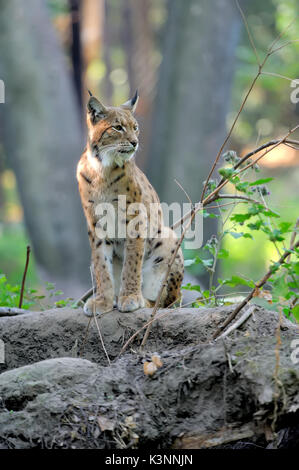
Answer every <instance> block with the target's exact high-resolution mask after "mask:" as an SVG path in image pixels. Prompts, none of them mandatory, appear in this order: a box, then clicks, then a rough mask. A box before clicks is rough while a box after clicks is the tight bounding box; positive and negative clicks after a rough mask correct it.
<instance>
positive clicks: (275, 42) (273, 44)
mask: <svg viewBox="0 0 299 470" xmlns="http://www.w3.org/2000/svg"><path fill="white" fill-rule="evenodd" d="M295 20H296V16H295V18H293V19H292V21H290V23H289V24H288V25H287V26H286V27H285V28H284V29H283V30H282V31H281V32H280V33H279V34H278V36H277V37H276V38H275V39H274V41H273V42H272V43H271V44H270V46H269V47H268V52H271V51H272V50H273V47H274V46H275V44H277V43H278V41H279V40H280V39H281V38H282V37H283V36H284V35H285V33H286V32H287V30H288V29H290V27H291V26H292V24H293V23H294V21H295Z"/></svg>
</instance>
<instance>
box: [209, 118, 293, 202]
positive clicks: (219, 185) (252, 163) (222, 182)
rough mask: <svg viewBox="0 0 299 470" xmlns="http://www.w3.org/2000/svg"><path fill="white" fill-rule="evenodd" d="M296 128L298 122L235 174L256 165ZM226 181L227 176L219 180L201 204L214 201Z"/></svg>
mask: <svg viewBox="0 0 299 470" xmlns="http://www.w3.org/2000/svg"><path fill="white" fill-rule="evenodd" d="M298 128H299V124H297V126H295V127H293V129H291V130H290V131H289V132H288V133H287V134H286V135H285V136H284V137H283V138H281V139H280V140H278V141H277V143H276V144H275V145H273V146H272V147H271V148H270V149H269V148H268V149H267V150H265V152H264V153H263V154H262V155H259V156H258V157H257V159H256V160H254V161H252V162H250V163H249V164H248V165H247V166H245V167H243V168H241V170H240V171H238V173H236V174H235V176H237V175H239V174H240V173H242V172H244V171H246V170H247V169H248V168H251V167H252V166H254V165H256V163H257V162H258V161H259V160H261V158H263V157H264V156H265V155H266V154H267V153H269V152H271V151H272V150H273V149H274V148H276V147H278V145H280V144H282V143H283V142H284V141H285V140H286V139H287V138H288V137H289V136H290V135H291V134H292V133H293V132H295V131H296V130H297V129H298ZM238 166H240V162H238V164H237V165H236V168H237V167H238ZM228 182H229V180H228V179H227V178H224V179H223V180H221V181H220V183H219V184H218V186H217V188H215V189H214V191H212V192H211V193H210V194H209V195H208V196H207V197H206V198H205V199H204V201H203V202H202V204H203V206H206V205H207V204H210V203H211V202H212V201H215V199H217V197H218V193H219V191H220V189H222V188H223V187H224V186H225V185H226V184H227V183H228Z"/></svg>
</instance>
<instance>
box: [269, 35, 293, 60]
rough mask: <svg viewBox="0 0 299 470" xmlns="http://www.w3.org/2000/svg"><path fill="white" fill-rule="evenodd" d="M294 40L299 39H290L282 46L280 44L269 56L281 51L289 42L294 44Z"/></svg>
mask: <svg viewBox="0 0 299 470" xmlns="http://www.w3.org/2000/svg"><path fill="white" fill-rule="evenodd" d="M294 42H299V39H291V40H290V41H287V42H285V43H284V44H282V45H281V46H278V47H277V48H276V49H272V51H271V52H270V54H269V56H270V55H272V54H275V53H276V52H278V51H280V50H281V49H283V48H284V47H286V46H288V45H289V44H293V43H294Z"/></svg>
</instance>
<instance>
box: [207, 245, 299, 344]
mask: <svg viewBox="0 0 299 470" xmlns="http://www.w3.org/2000/svg"><path fill="white" fill-rule="evenodd" d="M298 247H299V241H298V242H297V243H296V244H295V245H293V246H292V247H291V248H290V249H289V250H286V251H285V253H284V254H283V255H282V256H281V257H280V258H279V260H278V261H277V262H276V264H278V265H280V266H281V265H282V263H283V262H284V260H285V259H286V258H287V257H288V256H289V255H290V254H291V253H292V250H294V249H295V248H298ZM272 274H273V271H272V269H271V268H270V269H269V270H268V272H267V273H266V274H265V276H264V277H263V278H262V279H261V280H260V281H259V282H258V283H257V284H256V285H255V287H254V289H252V291H251V292H249V294H248V295H247V297H246V298H245V299H244V300H243V301H242V302H241V303H240V304H239V305H238V306H237V307H236V308H235V310H234V311H233V312H232V313H231V314H230V315H229V316H228V317H227V319H226V320H225V322H223V324H222V325H221V326H220V327H219V328H218V329H217V330H216V331H215V333H214V334H213V337H212V339H216V338H217V337H218V336H219V335H220V333H221V332H222V331H223V330H224V328H225V327H226V326H227V325H228V324H229V323H230V322H231V321H232V320H233V319H234V318H235V317H236V316H237V314H238V313H239V312H240V310H242V308H243V307H245V305H247V304H248V302H250V300H251V299H252V297H253V296H254V294H255V292H256V290H257V289H260V288H261V287H263V286H264V284H266V282H267V281H268V279H269V278H270V277H271V275H272Z"/></svg>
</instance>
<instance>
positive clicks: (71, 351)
mask: <svg viewBox="0 0 299 470" xmlns="http://www.w3.org/2000/svg"><path fill="white" fill-rule="evenodd" d="M231 310H232V307H219V308H216V309H178V310H172V311H168V313H167V315H166V316H164V318H163V319H160V320H158V321H157V322H156V323H155V324H154V327H153V330H152V333H151V335H150V338H149V341H148V343H147V345H146V349H145V350H144V351H142V352H141V351H140V349H139V344H140V340H141V338H142V335H139V336H138V337H137V339H136V341H135V342H133V343H132V344H131V346H130V347H129V348H128V349H127V351H126V352H125V353H124V354H123V355H121V356H119V353H120V350H121V348H122V345H123V344H124V342H125V341H126V340H127V339H128V337H129V336H130V335H131V334H132V333H134V332H135V331H136V330H137V329H138V328H140V327H141V326H142V325H143V324H144V323H145V322H146V321H147V320H148V318H149V315H150V311H149V310H147V309H144V310H140V311H138V312H135V313H130V314H123V313H119V312H117V311H114V312H112V313H110V314H106V315H104V316H103V317H102V318H100V319H99V320H98V323H99V327H100V331H101V333H102V337H103V341H104V343H105V347H106V350H107V353H108V355H109V358H110V361H111V365H109V364H108V360H107V357H106V354H105V353H104V351H103V347H102V345H101V342H100V339H99V335H98V330H97V328H96V325H95V324H94V321H93V320H92V321H91V323H90V326H89V330H88V332H87V333H86V329H87V324H88V319H86V317H85V316H84V315H83V314H82V311H81V310H72V309H57V310H51V311H47V312H39V313H34V314H26V315H21V316H17V317H10V318H1V319H0V337H1V338H2V339H3V340H4V342H5V353H6V363H5V364H4V365H2V373H1V375H0V397H1V398H0V448H1V446H2V448H32V447H43V448H57V447H65V448H103V449H104V448H105V449H107V448H108V449H113V448H148V447H152V448H153V447H154V448H161V449H169V448H210V447H213V448H218V447H220V448H227V447H229V448H240V447H246V448H255V447H256V446H259V447H268V448H271V447H272V448H273V447H274V448H275V447H287V446H292V445H294V446H295V445H298V443H299V426H298V424H297V423H298V422H299V420H298V418H299V387H298V384H299V365H298V364H293V362H292V361H291V357H290V356H291V353H292V349H291V341H292V339H294V338H298V329H297V327H296V326H295V325H293V324H292V323H291V322H288V321H287V320H284V321H283V324H282V325H281V328H280V329H279V332H280V337H281V346H280V349H279V368H278V375H277V377H276V379H275V368H276V360H277V354H276V352H277V338H276V332H277V326H278V316H277V314H276V313H275V312H273V311H268V310H265V309H262V308H260V307H257V308H256V311H255V313H254V315H253V316H252V317H251V318H250V319H249V320H248V321H247V322H246V323H245V324H244V325H243V326H241V327H240V328H239V329H238V330H236V331H234V332H233V333H231V334H230V335H229V336H228V337H227V338H225V340H221V339H220V340H218V341H216V342H211V336H212V333H213V331H215V329H216V327H217V326H219V324H221V323H222V321H223V320H224V319H225V318H226V316H227V315H228V314H229V312H230V311H231ZM160 313H166V311H164V312H162V311H161V312H160ZM154 352H155V353H157V354H158V355H159V356H160V358H161V361H162V363H163V364H162V367H160V368H159V369H158V370H157V371H156V372H155V373H154V375H153V376H148V375H145V374H144V369H143V365H144V362H145V361H151V356H152V354H153V353H154ZM78 356H80V357H78Z"/></svg>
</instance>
